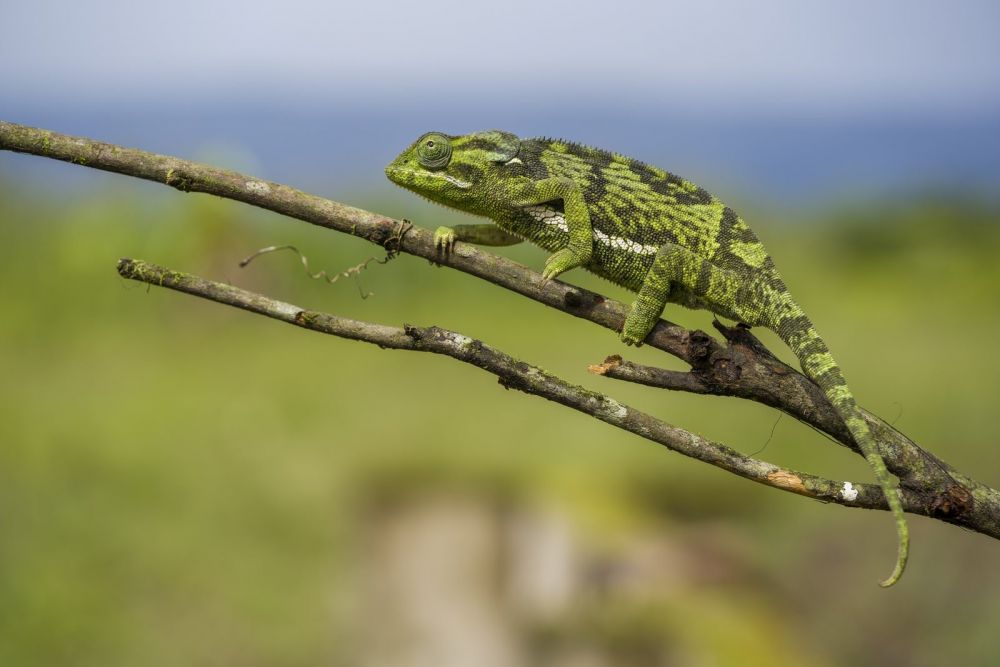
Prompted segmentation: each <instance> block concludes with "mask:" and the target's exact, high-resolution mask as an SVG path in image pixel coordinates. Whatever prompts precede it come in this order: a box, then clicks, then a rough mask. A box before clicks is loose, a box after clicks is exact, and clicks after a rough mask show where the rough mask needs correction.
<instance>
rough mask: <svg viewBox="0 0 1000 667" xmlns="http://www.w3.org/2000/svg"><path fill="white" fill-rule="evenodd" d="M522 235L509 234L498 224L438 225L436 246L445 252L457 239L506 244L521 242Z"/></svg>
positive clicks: (468, 241) (435, 239)
mask: <svg viewBox="0 0 1000 667" xmlns="http://www.w3.org/2000/svg"><path fill="white" fill-rule="evenodd" d="M521 240H522V239H521V237H520V236H515V235H514V234H508V233H507V232H505V231H504V230H502V229H500V228H499V227H497V226H496V225H492V224H485V225H455V226H454V227H438V228H437V230H435V232H434V246H435V247H436V248H437V249H438V250H440V251H443V252H445V253H446V254H447V253H449V252H451V247H452V246H453V245H455V241H463V242H466V243H475V244H476V245H488V246H504V245H514V244H515V243H520V242H521Z"/></svg>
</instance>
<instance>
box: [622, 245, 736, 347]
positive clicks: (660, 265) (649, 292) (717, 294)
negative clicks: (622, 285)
mask: <svg viewBox="0 0 1000 667" xmlns="http://www.w3.org/2000/svg"><path fill="white" fill-rule="evenodd" d="M740 283H741V281H740V279H739V277H738V276H737V275H736V274H735V273H733V272H732V271H728V270H726V269H722V268H720V267H718V266H716V265H715V264H712V262H710V261H709V260H707V259H705V258H704V257H700V256H699V255H696V254H695V253H693V252H691V251H690V250H688V249H687V248H684V247H683V246H679V245H677V244H674V243H668V244H666V245H664V246H661V247H660V249H659V250H658V251H657V253H656V257H655V258H654V259H653V265H652V266H651V267H650V269H649V271H648V272H647V273H646V277H645V278H644V279H643V281H642V286H641V287H640V288H639V293H638V295H637V296H636V299H635V302H634V303H633V304H632V308H631V310H630V311H629V313H628V316H627V317H626V318H625V326H623V327H622V333H621V339H622V342H624V343H625V344H626V345H641V344H642V341H643V340H644V339H645V338H646V336H647V335H648V334H649V332H650V331H651V330H652V328H653V326H654V325H655V324H656V322H657V320H659V319H660V315H662V314H663V307H664V306H665V305H666V304H667V303H668V302H669V301H671V291H672V290H676V289H677V287H682V288H684V289H685V290H687V291H688V292H689V293H690V294H691V295H693V296H695V297H697V298H698V299H700V300H701V301H704V302H705V303H708V304H734V303H739V302H740V301H739V300H738V299H737V298H736V293H737V292H738V291H739V288H740ZM727 310H732V307H729V308H728V309H727ZM727 314H728V313H727ZM734 319H743V318H742V317H736V318H734Z"/></svg>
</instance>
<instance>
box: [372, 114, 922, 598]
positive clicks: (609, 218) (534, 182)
mask: <svg viewBox="0 0 1000 667" xmlns="http://www.w3.org/2000/svg"><path fill="white" fill-rule="evenodd" d="M385 171H386V175H387V176H388V178H389V180H391V181H392V182H394V183H396V184H397V185H399V186H402V187H403V188H405V189H408V190H410V191H412V192H415V193H417V194H419V195H421V196H423V197H425V198H427V199H429V200H431V201H433V202H436V203H439V204H443V205H445V206H447V207H450V208H454V209H457V210H460V211H464V212H466V213H470V214H472V215H475V216H481V217H485V218H488V219H490V220H492V223H493V224H490V223H485V224H469V225H456V226H455V227H439V228H438V229H437V230H436V232H435V234H434V242H435V245H436V247H437V248H438V249H439V251H442V252H445V253H447V252H451V250H452V248H453V246H454V244H455V242H457V241H462V242H469V243H475V244H479V245H486V246H507V245H513V244H516V243H519V242H521V241H523V240H528V241H530V242H532V243H534V244H535V245H538V246H540V247H541V248H543V249H544V250H546V251H548V252H549V253H551V254H550V255H549V257H548V259H547V260H546V261H545V266H544V269H543V271H542V276H543V279H544V280H545V281H549V280H551V279H554V278H556V277H557V276H560V275H562V274H563V273H564V272H566V271H569V270H571V269H574V268H577V267H582V268H584V269H586V270H587V271H590V272H592V273H594V274H597V275H598V276H601V277H603V278H606V279H608V280H610V281H611V282H613V283H615V284H617V285H620V286H621V287H624V288H625V289H627V290H629V291H631V292H634V293H636V297H635V301H634V302H633V303H632V305H631V308H630V310H629V311H628V314H627V316H626V318H625V322H624V325H623V327H622V330H621V340H622V341H623V342H624V343H626V344H628V345H640V344H642V342H643V340H644V339H645V338H646V336H647V334H649V332H650V331H651V330H652V328H653V327H654V325H655V324H656V323H657V321H658V320H659V319H660V316H661V314H662V313H663V310H664V307H665V306H666V304H668V303H670V304H678V305H680V306H683V307H688V308H695V309H706V310H708V311H711V312H712V313H715V314H716V315H718V316H721V317H724V318H728V319H731V320H734V321H737V322H741V323H743V324H745V325H747V326H750V327H754V326H758V327H764V328H767V329H770V330H771V331H773V332H774V333H776V334H777V335H778V337H779V338H780V339H781V340H782V341H783V342H784V344H785V345H787V346H788V347H789V348H790V349H791V350H792V352H793V353H794V354H795V356H796V357H797V359H798V361H799V364H800V365H801V367H802V370H803V372H804V373H805V375H806V376H807V377H809V378H810V379H811V380H812V381H813V382H815V383H816V384H817V385H818V386H819V387H820V388H821V389H822V391H823V393H824V395H825V396H826V398H827V399H828V400H829V401H830V403H831V405H832V406H833V407H834V409H835V410H836V412H837V414H838V416H839V417H840V418H841V419H842V420H843V421H844V423H845V425H846V426H847V428H848V430H849V431H850V433H851V435H852V436H853V437H854V440H855V442H856V443H857V444H858V447H859V448H860V450H861V453H862V454H863V455H864V457H865V459H866V460H867V462H868V465H869V466H870V467H871V470H872V472H873V473H874V476H875V478H876V480H877V481H878V484H879V486H880V487H881V489H882V492H883V494H884V495H885V499H886V502H887V504H888V506H889V508H890V510H891V511H892V514H893V518H894V520H895V524H896V532H897V537H898V551H897V558H896V564H895V567H894V569H893V571H892V573H891V574H890V576H889V577H888V578H887V579H885V580H883V581H881V582H880V585H881V586H891V585H892V584H894V583H895V582H896V581H898V579H899V578H900V576H902V574H903V571H904V569H905V567H906V561H907V557H908V553H909V529H908V526H907V523H906V518H905V516H904V514H903V506H902V500H901V497H900V491H899V487H898V484H897V480H896V479H895V478H894V477H893V476H892V475H891V474H890V473H889V471H888V469H887V468H886V465H885V462H884V461H883V459H882V457H881V456H880V455H879V453H878V450H877V449H876V447H875V441H874V438H873V436H872V434H871V432H870V430H869V429H868V426H867V424H866V423H865V420H864V417H863V416H862V413H861V409H860V408H859V407H858V404H857V402H856V401H855V399H854V396H853V395H852V393H851V391H850V389H849V388H848V385H847V382H846V380H845V379H844V375H843V373H842V371H841V369H840V367H839V366H838V365H837V362H836V361H835V360H834V358H833V356H832V354H831V352H830V349H829V348H828V347H827V345H826V343H825V342H824V341H823V339H822V338H821V337H820V335H819V333H817V331H816V328H815V326H813V323H812V321H811V320H810V319H809V317H808V316H807V315H806V313H805V312H804V311H803V310H802V308H801V307H800V306H799V305H798V303H797V302H796V301H795V300H794V299H793V298H792V295H791V293H790V292H789V291H788V288H787V287H786V286H785V283H784V280H783V279H782V277H781V275H780V274H779V273H778V270H777V268H776V267H775V264H774V261H773V260H772V258H771V256H770V255H769V254H768V252H767V251H766V250H765V248H764V245H763V244H762V243H761V241H760V240H759V239H758V238H757V236H756V234H755V233H754V232H753V231H752V230H751V229H750V227H749V226H748V225H747V223H746V222H744V220H743V219H742V218H741V217H740V216H739V215H738V214H737V213H736V212H735V211H734V210H733V209H732V208H730V207H729V206H726V205H725V204H723V203H722V202H721V201H720V200H719V199H717V198H716V197H715V196H713V195H711V194H709V193H708V192H707V191H705V190H704V189H702V188H701V187H699V186H697V185H695V184H693V183H691V182H690V181H688V180H686V179H684V178H681V177H679V176H676V175H674V174H672V173H670V172H667V171H664V170H662V169H660V168H658V167H655V166H652V165H649V164H644V163H643V162H640V161H638V160H634V159H632V158H629V157H626V156H623V155H619V154H617V153H613V152H609V151H605V150H601V149H597V148H591V147H588V146H584V145H581V144H578V143H573V142H569V141H562V140H557V139H549V138H531V139H522V138H519V137H517V136H516V135H514V134H511V133H509V132H505V131H500V130H489V131H485V132H476V133H472V134H465V135H455V136H453V135H448V134H444V133H441V132H429V133H427V134H424V135H423V136H421V137H420V138H419V139H417V140H416V141H415V142H414V143H413V144H411V145H410V146H409V147H408V148H406V150H404V151H403V152H402V153H400V154H399V156H398V157H396V159H395V160H393V161H392V162H391V163H390V164H389V165H388V166H387V167H386V169H385Z"/></svg>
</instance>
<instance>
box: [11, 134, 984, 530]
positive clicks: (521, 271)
mask: <svg viewBox="0 0 1000 667" xmlns="http://www.w3.org/2000/svg"><path fill="white" fill-rule="evenodd" d="M0 149H6V150H12V151H17V152H22V153H31V154H35V155H40V156H44V157H49V158H54V159H58V160H64V161H67V162H72V163H75V164H81V165H85V166H89V167H93V168H96V169H103V170H106V171H113V172H116V173H121V174H126V175H129V176H135V177H138V178H143V179H147V180H151V181H156V182H160V183H164V184H166V185H169V186H171V187H174V188H176V189H179V190H182V191H185V192H204V193H208V194H212V195H215V196H220V197H225V198H228V199H234V200H236V201H242V202H244V203H248V204H251V205H254V206H258V207H261V208H265V209H268V210H271V211H275V212H277V213H281V214H283V215H288V216H291V217H294V218H298V219H300V220H304V221H306V222H310V223H313V224H317V225H320V226H323V227H328V228H330V229H335V230H337V231H341V232H344V233H348V234H352V235H355V236H358V237H361V238H364V239H366V240H368V241H370V242H372V243H375V244H378V245H380V246H383V247H387V248H388V249H390V250H391V251H397V250H398V251H400V252H406V253H409V254H412V255H416V256H419V257H424V258H426V259H429V260H432V261H435V262H437V263H439V264H442V265H445V266H449V267H452V268H456V269H458V270H460V271H463V272H465V273H468V274H471V275H474V276H476V277H479V278H482V279H484V280H487V281H489V282H491V283H494V284H496V285H499V286H501V287H504V288H506V289H509V290H512V291H514V292H517V293H518V294H521V295H523V296H526V297H528V298H530V299H533V300H535V301H538V302H540V303H543V304H546V305H548V306H551V307H553V308H557V309H559V310H561V311H563V312H566V313H568V314H571V315H574V316H576V317H580V318H583V319H587V320H589V321H591V322H593V323H595V324H599V325H601V326H603V327H606V328H608V329H612V330H616V331H617V330H619V329H620V328H621V325H622V323H623V322H624V318H625V314H626V312H627V308H626V306H625V305H624V304H622V303H619V302H617V301H613V300H610V299H605V298H604V297H602V296H601V295H599V294H596V293H594V292H590V291H588V290H584V289H580V288H576V287H572V286H570V285H566V284H564V283H561V282H558V281H551V282H549V283H543V281H542V279H541V276H540V275H539V274H537V273H535V272H534V271H531V270H529V269H527V268H526V267H524V266H521V265H519V264H516V263H514V262H511V261H509V260H507V259H505V258H503V257H500V256H497V255H494V254H491V253H488V252H483V251H482V250H479V249H477V248H474V247H472V246H469V245H466V244H461V243H460V244H457V245H456V246H455V249H454V251H453V252H452V253H450V254H449V255H447V256H440V255H438V253H437V250H436V248H435V245H434V242H433V235H432V233H431V232H430V231H428V230H425V229H421V228H417V227H412V228H408V227H406V226H404V225H403V224H402V223H401V222H400V221H396V220H392V219H389V218H386V217H384V216H380V215H378V214H375V213H372V212H369V211H365V210H362V209H358V208H354V207H351V206H347V205H345V204H341V203H338V202H333V201H330V200H326V199H323V198H320V197H316V196H314V195H310V194H307V193H304V192H301V191H299V190H295V189H294V188H290V187H288V186H285V185H281V184H278V183H272V182H268V181H262V180H260V179H255V178H252V177H248V176H244V175H242V174H239V173H237V172H233V171H228V170H223V169H217V168H214V167H210V166H207V165H201V164H198V163H194V162H189V161H186V160H180V159H178V158H173V157H169V156H164V155H156V154H153V153H147V152H145V151H139V150H135V149H127V148H122V147H120V146H115V145H112V144H106V143H102V142H97V141H93V140H90V139H84V138H79V137H70V136H67V135H62V134H58V133H54V132H50V131H47V130H40V129H34V128H30V127H25V126H21V125H15V124H12V123H6V122H2V121H0ZM404 230H405V232H404ZM720 330H721V331H722V333H723V334H724V335H726V338H727V344H723V343H720V342H719V341H717V340H715V339H713V338H712V337H711V336H709V335H707V334H705V333H704V332H701V331H688V330H686V329H684V328H682V327H679V326H677V325H674V324H671V323H669V322H665V321H661V322H660V323H659V324H658V325H657V326H656V327H655V328H654V330H653V332H652V333H651V334H650V336H649V337H648V338H647V339H646V343H647V344H649V345H651V346H652V347H655V348H658V349H660V350H663V351H665V352H667V353H669V354H672V355H674V356H676V357H678V358H679V359H681V360H683V361H685V362H686V363H688V364H689V365H691V367H692V374H693V375H695V376H697V377H693V378H688V379H685V381H684V384H685V385H686V386H680V385H679V384H678V386H676V387H674V388H683V389H685V390H692V388H695V387H703V388H706V389H707V391H706V392H705V393H717V394H722V395H730V396H740V397H743V398H749V399H751V400H755V401H759V402H762V403H765V404H767V405H771V406H774V407H777V408H778V409H780V410H783V411H785V412H787V413H788V414H791V415H793V416H795V417H796V418H798V419H802V420H803V421H805V422H806V423H809V424H812V425H814V426H816V427H817V428H819V429H821V430H823V431H825V432H827V433H829V434H830V435H831V436H832V437H833V438H835V439H836V441H838V442H839V443H840V444H843V445H845V446H849V447H852V448H853V447H854V443H853V441H852V439H851V438H850V436H849V434H847V433H846V430H845V429H844V428H843V425H842V424H841V423H840V420H839V419H838V418H837V417H836V414H835V413H834V412H833V410H832V408H831V406H830V405H829V404H828V403H827V401H826V399H825V398H824V397H823V396H822V393H821V392H819V391H818V388H817V387H816V386H815V385H814V384H813V383H812V382H811V381H809V380H808V379H807V378H806V377H805V376H803V375H802V374H800V373H798V372H797V371H796V370H794V369H792V368H791V367H789V366H787V365H785V364H783V363H782V362H780V361H778V360H777V359H776V358H775V357H774V356H773V355H772V354H771V353H770V352H768V351H767V350H766V349H765V348H764V347H763V346H762V345H760V343H759V342H757V341H756V339H755V338H753V336H751V335H750V334H749V332H745V331H744V332H742V333H740V332H739V330H738V329H730V328H728V327H721V326H720ZM679 377H680V376H675V379H678V378H679ZM870 423H871V424H872V428H873V431H874V435H875V437H876V438H877V439H878V441H879V451H880V453H881V455H882V457H883V458H884V459H885V461H886V464H887V466H888V467H889V469H890V470H892V471H893V473H895V474H896V475H897V476H899V477H900V480H901V483H902V486H903V488H904V490H905V491H906V493H907V497H908V498H910V499H911V501H912V500H913V499H915V498H922V499H924V500H923V501H924V502H925V506H924V507H922V508H918V507H916V506H914V505H912V504H908V508H909V509H910V511H914V512H917V513H922V514H931V515H933V516H936V517H938V518H942V519H945V520H947V521H950V522H952V523H958V524H961V525H965V526H968V527H970V528H973V529H974V530H977V531H979V532H983V533H986V534H990V535H993V536H994V537H1000V493H998V492H997V491H995V490H993V489H991V488H989V487H987V486H985V485H983V484H980V483H978V482H976V481H975V480H973V479H971V478H970V477H968V476H966V475H963V474H961V473H959V472H957V471H955V470H954V469H953V468H951V467H950V466H948V465H947V464H944V463H943V462H941V461H940V460H939V459H937V458H936V457H934V456H933V455H931V454H929V453H927V452H925V451H924V450H922V449H920V448H919V447H918V446H917V445H916V444H915V443H913V442H912V441H911V440H909V439H908V438H906V437H905V436H904V435H902V434H901V433H899V432H897V431H895V430H894V429H892V427H891V426H889V425H887V424H885V423H884V422H882V421H881V420H878V419H877V418H875V417H870ZM758 481H759V480H758Z"/></svg>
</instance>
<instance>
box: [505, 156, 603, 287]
mask: <svg viewBox="0 0 1000 667" xmlns="http://www.w3.org/2000/svg"><path fill="white" fill-rule="evenodd" d="M513 199H514V202H515V205H516V206H535V205H538V204H548V203H550V202H553V201H559V200H562V203H563V219H564V220H565V221H566V227H567V230H568V232H569V241H568V242H567V244H566V247H565V248H563V249H561V250H559V251H557V252H555V253H553V254H552V255H550V256H549V258H548V259H547V260H545V269H544V270H543V271H542V277H543V278H544V279H545V280H551V279H553V278H555V277H556V276H558V275H559V274H560V273H564V272H566V271H569V270H570V269H575V268H576V267H578V266H583V265H584V264H587V263H588V262H589V261H590V257H591V255H592V254H593V252H594V229H593V227H592V226H591V224H590V212H589V211H588V210H587V202H586V201H584V199H583V191H582V190H581V189H580V186H579V185H577V183H575V182H574V181H573V180H572V179H569V178H562V177H555V176H554V177H552V178H543V179H542V180H540V181H527V182H526V183H524V184H523V185H520V186H518V187H517V188H516V190H515V192H514V193H513Z"/></svg>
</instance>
